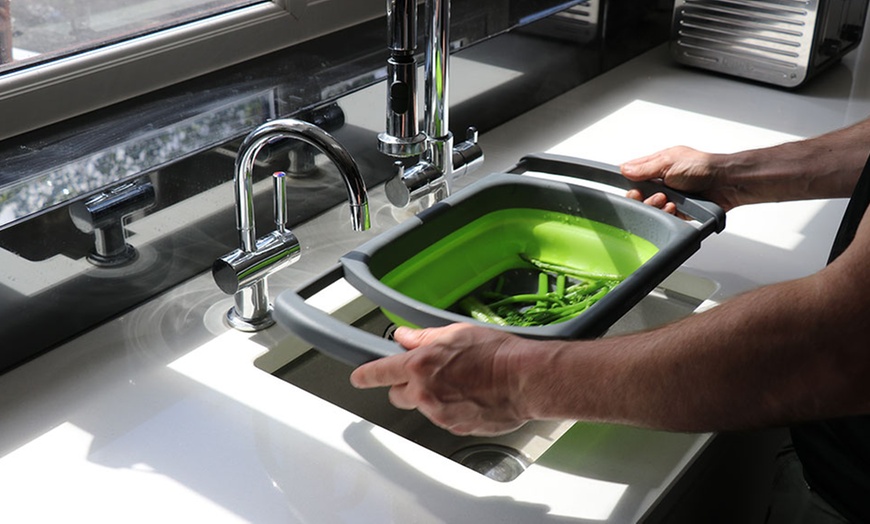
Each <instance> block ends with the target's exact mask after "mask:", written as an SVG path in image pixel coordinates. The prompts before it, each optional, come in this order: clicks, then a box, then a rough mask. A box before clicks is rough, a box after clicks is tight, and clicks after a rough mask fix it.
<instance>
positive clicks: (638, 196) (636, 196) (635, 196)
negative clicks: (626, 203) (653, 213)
mask: <svg viewBox="0 0 870 524" xmlns="http://www.w3.org/2000/svg"><path fill="white" fill-rule="evenodd" d="M625 197H626V198H630V199H632V200H637V201H638V202H643V193H641V192H640V190H638V189H629V190H628V191H626V192H625Z"/></svg>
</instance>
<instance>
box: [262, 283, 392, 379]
mask: <svg viewBox="0 0 870 524" xmlns="http://www.w3.org/2000/svg"><path fill="white" fill-rule="evenodd" d="M273 314H274V316H275V319H276V320H277V321H278V323H280V324H281V325H283V326H284V327H286V328H287V329H289V330H290V331H292V332H293V333H294V334H295V335H296V336H298V337H299V338H301V339H302V340H304V341H305V342H307V343H309V344H311V346H312V347H313V348H314V349H317V350H318V351H320V352H321V353H324V354H325V355H327V356H330V357H332V358H334V359H336V360H339V361H341V362H344V363H345V364H349V365H351V366H354V367H356V366H360V365H362V364H365V363H366V362H371V361H372V360H377V359H379V358H382V357H388V356H390V355H398V354H400V353H404V352H405V348H404V347H402V346H401V345H399V344H398V343H396V342H390V341H389V340H387V339H385V338H382V337H379V336H377V335H373V334H372V333H369V332H368V331H364V330H362V329H358V328H356V327H354V326H351V325H349V324H346V323H344V322H342V321H341V320H338V319H337V318H335V317H333V316H331V315H329V314H327V313H325V312H324V311H321V310H320V309H317V308H316V307H314V306H312V305H310V304H308V303H307V302H305V299H304V298H302V297H301V296H300V295H299V294H298V293H297V292H296V291H293V290H287V291H284V292H283V293H281V294H280V295H278V298H277V299H276V300H275V306H274V312H273Z"/></svg>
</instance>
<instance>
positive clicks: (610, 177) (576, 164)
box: [510, 153, 725, 235]
mask: <svg viewBox="0 0 870 524" xmlns="http://www.w3.org/2000/svg"><path fill="white" fill-rule="evenodd" d="M530 171H537V172H539V173H549V174H552V175H563V176H569V177H572V178H579V179H582V180H588V181H590V182H598V183H601V184H607V185H609V186H613V187H617V188H620V189H625V190H626V191H627V190H629V189H638V190H640V192H641V193H643V194H645V195H648V194H652V193H664V194H665V195H666V196H667V197H668V200H670V201H671V202H673V203H674V204H676V206H677V210H678V211H680V212H681V213H683V214H685V215H687V216H689V217H691V218H693V219H695V220H697V221H698V222H700V223H701V227H700V229H701V231H702V232H703V233H704V234H705V235H709V234H711V233H720V232H721V231H722V230H723V229H725V210H724V209H722V208H721V207H719V206H718V205H717V204H715V203H713V202H710V201H709V200H704V199H701V198H698V197H694V196H691V195H687V194H685V193H681V192H679V191H676V190H674V189H671V188H669V187H667V186H665V185H663V184H658V183H655V182H632V181H631V180H629V179H627V178H625V177H624V176H622V173H620V171H619V167H618V166H614V165H612V164H605V163H603V162H595V161H594V160H585V159H581V158H575V157H570V156H564V155H553V154H549V153H536V154H532V155H526V156H524V157H523V158H521V159H520V161H519V162H518V163H517V165H516V166H514V167H513V168H512V169H511V170H510V173H515V174H522V173H526V172H530Z"/></svg>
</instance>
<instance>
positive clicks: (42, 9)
mask: <svg viewBox="0 0 870 524" xmlns="http://www.w3.org/2000/svg"><path fill="white" fill-rule="evenodd" d="M261 1H262V0H145V1H140V0H16V1H15V2H13V1H12V0H0V72H4V71H9V70H11V69H16V68H19V67H22V66H27V65H33V64H35V63H39V62H44V61H48V60H53V59H57V58H59V57H63V56H67V55H71V54H75V53H80V52H83V51H87V50H89V49H93V48H97V47H101V46H105V45H108V44H112V43H116V42H119V41H122V40H126V39H129V38H132V37H136V36H141V35H144V34H148V33H151V32H154V31H158V30H161V29H166V28H168V27H172V26H176V25H179V24H183V23H186V22H190V21H192V20H197V19H201V18H206V17H208V16H212V15H214V14H217V13H221V12H225V11H229V10H232V9H236V8H239V7H243V6H248V5H252V4H256V3H260V2H261Z"/></svg>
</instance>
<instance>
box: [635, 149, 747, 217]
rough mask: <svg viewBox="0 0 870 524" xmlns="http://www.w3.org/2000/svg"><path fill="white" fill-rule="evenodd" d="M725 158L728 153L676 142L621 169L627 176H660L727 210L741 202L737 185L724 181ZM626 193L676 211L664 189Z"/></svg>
mask: <svg viewBox="0 0 870 524" xmlns="http://www.w3.org/2000/svg"><path fill="white" fill-rule="evenodd" d="M728 159H729V156H728V155H714V154H710V153H704V152H702V151H698V150H697V149H692V148H691V147H686V146H676V147H671V148H668V149H665V150H662V151H659V152H657V153H653V154H652V155H649V156H645V157H642V158H638V159H635V160H631V161H630V162H626V163H624V164H622V165H621V166H620V169H621V171H622V174H623V176H625V177H626V178H628V179H629V180H633V181H644V180H661V181H662V182H663V183H664V185H666V186H668V187H670V188H673V189H676V190H678V191H682V192H685V193H690V194H694V195H698V196H700V197H702V198H706V199H707V200H710V201H713V202H715V203H717V204H719V205H720V206H722V208H723V209H724V210H726V211H728V210H730V209H732V208H734V207H736V206H738V205H740V204H741V202H740V201H739V193H738V189H737V188H734V187H728V186H727V185H723V177H722V174H723V173H724V171H725V169H726V167H727V166H728V164H729V160H728ZM626 196H627V197H629V198H633V199H635V200H638V201H641V202H644V203H645V204H648V205H651V206H653V207H657V208H659V209H662V210H663V211H666V212H668V213H671V214H676V211H677V208H676V206H675V205H674V203H673V202H669V201H668V199H667V197H665V195H664V193H655V194H652V195H643V194H642V193H641V192H640V191H638V190H636V189H632V190H629V191H628V193H627V194H626Z"/></svg>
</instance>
